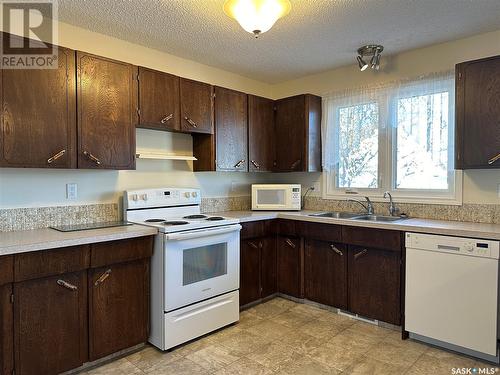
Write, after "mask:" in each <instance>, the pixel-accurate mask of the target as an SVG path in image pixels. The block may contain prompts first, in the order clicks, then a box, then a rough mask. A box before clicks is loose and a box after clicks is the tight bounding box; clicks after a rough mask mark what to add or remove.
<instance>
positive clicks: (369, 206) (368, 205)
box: [347, 197, 373, 215]
mask: <svg viewBox="0 0 500 375" xmlns="http://www.w3.org/2000/svg"><path fill="white" fill-rule="evenodd" d="M365 199H366V204H364V203H363V202H361V201H358V200H357V199H348V200H347V201H348V202H356V203H358V204H360V205H361V206H363V208H364V209H365V210H366V213H367V214H368V215H373V203H372V201H371V200H370V198H368V197H365Z"/></svg>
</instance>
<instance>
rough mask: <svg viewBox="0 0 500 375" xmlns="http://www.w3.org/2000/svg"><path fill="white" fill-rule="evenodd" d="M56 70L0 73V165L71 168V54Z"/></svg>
mask: <svg viewBox="0 0 500 375" xmlns="http://www.w3.org/2000/svg"><path fill="white" fill-rule="evenodd" d="M57 51H58V67H57V69H4V70H3V69H2V70H0V77H1V79H0V85H1V88H0V101H1V104H2V118H1V124H0V166H3V167H28V168H76V103H75V51H73V50H70V49H67V48H60V47H59V48H57Z"/></svg>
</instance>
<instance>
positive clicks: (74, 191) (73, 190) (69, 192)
mask: <svg viewBox="0 0 500 375" xmlns="http://www.w3.org/2000/svg"><path fill="white" fill-rule="evenodd" d="M77 196H78V186H77V185H76V184H75V183H70V184H66V199H76V198H77Z"/></svg>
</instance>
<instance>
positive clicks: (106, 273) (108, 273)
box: [94, 269, 111, 286]
mask: <svg viewBox="0 0 500 375" xmlns="http://www.w3.org/2000/svg"><path fill="white" fill-rule="evenodd" d="M110 274H111V269H108V270H107V271H106V272H104V273H103V274H102V275H101V276H100V277H99V278H98V279H97V280H96V282H95V283H94V285H95V286H97V285H99V284H102V283H103V282H104V281H105V280H106V279H107V278H108V277H109V275H110Z"/></svg>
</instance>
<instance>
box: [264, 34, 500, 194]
mask: <svg viewBox="0 0 500 375" xmlns="http://www.w3.org/2000/svg"><path fill="white" fill-rule="evenodd" d="M493 55H500V30H497V31H494V32H490V33H486V34H481V35H476V36H473V37H470V38H466V39H460V40H456V41H452V42H448V43H443V44H436V45H433V46H430V47H426V48H420V49H416V50H412V51H408V52H404V53H401V54H399V55H396V56H386V55H382V66H381V69H380V71H378V72H376V71H373V70H371V69H367V70H366V71H364V72H360V71H359V69H358V66H357V64H353V65H349V66H345V67H341V68H338V69H334V70H330V71H327V72H324V73H321V74H315V75H311V76H307V77H302V78H299V79H296V80H292V81H287V82H283V83H280V84H276V85H274V86H273V89H272V96H273V98H275V99H278V98H282V97H287V96H290V95H295V94H299V93H305V92H308V93H312V94H317V95H320V96H324V95H326V94H327V93H329V92H332V91H337V90H342V89H346V88H353V87H359V86H364V85H369V84H372V83H381V82H387V81H391V80H398V79H404V78H411V77H417V76H419V75H422V74H426V73H430V72H440V71H447V70H450V69H453V68H454V66H455V64H457V63H459V62H463V61H467V60H474V59H478V58H482V57H486V56H493ZM354 57H355V54H354V53H353V60H354ZM499 131H500V129H499ZM290 178H291V177H290V176H282V177H280V180H283V181H288V180H290ZM292 178H293V177H292ZM295 178H296V179H297V180H299V181H300V182H301V183H302V184H304V185H307V186H309V185H312V184H315V185H316V186H320V178H321V174H319V173H315V174H309V175H307V174H304V175H300V177H299V175H297V176H296V177H295ZM499 184H500V170H488V171H485V170H476V171H466V172H465V173H464V184H463V200H464V203H496V204H500V198H499V190H498V189H499ZM316 194H318V192H316Z"/></svg>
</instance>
